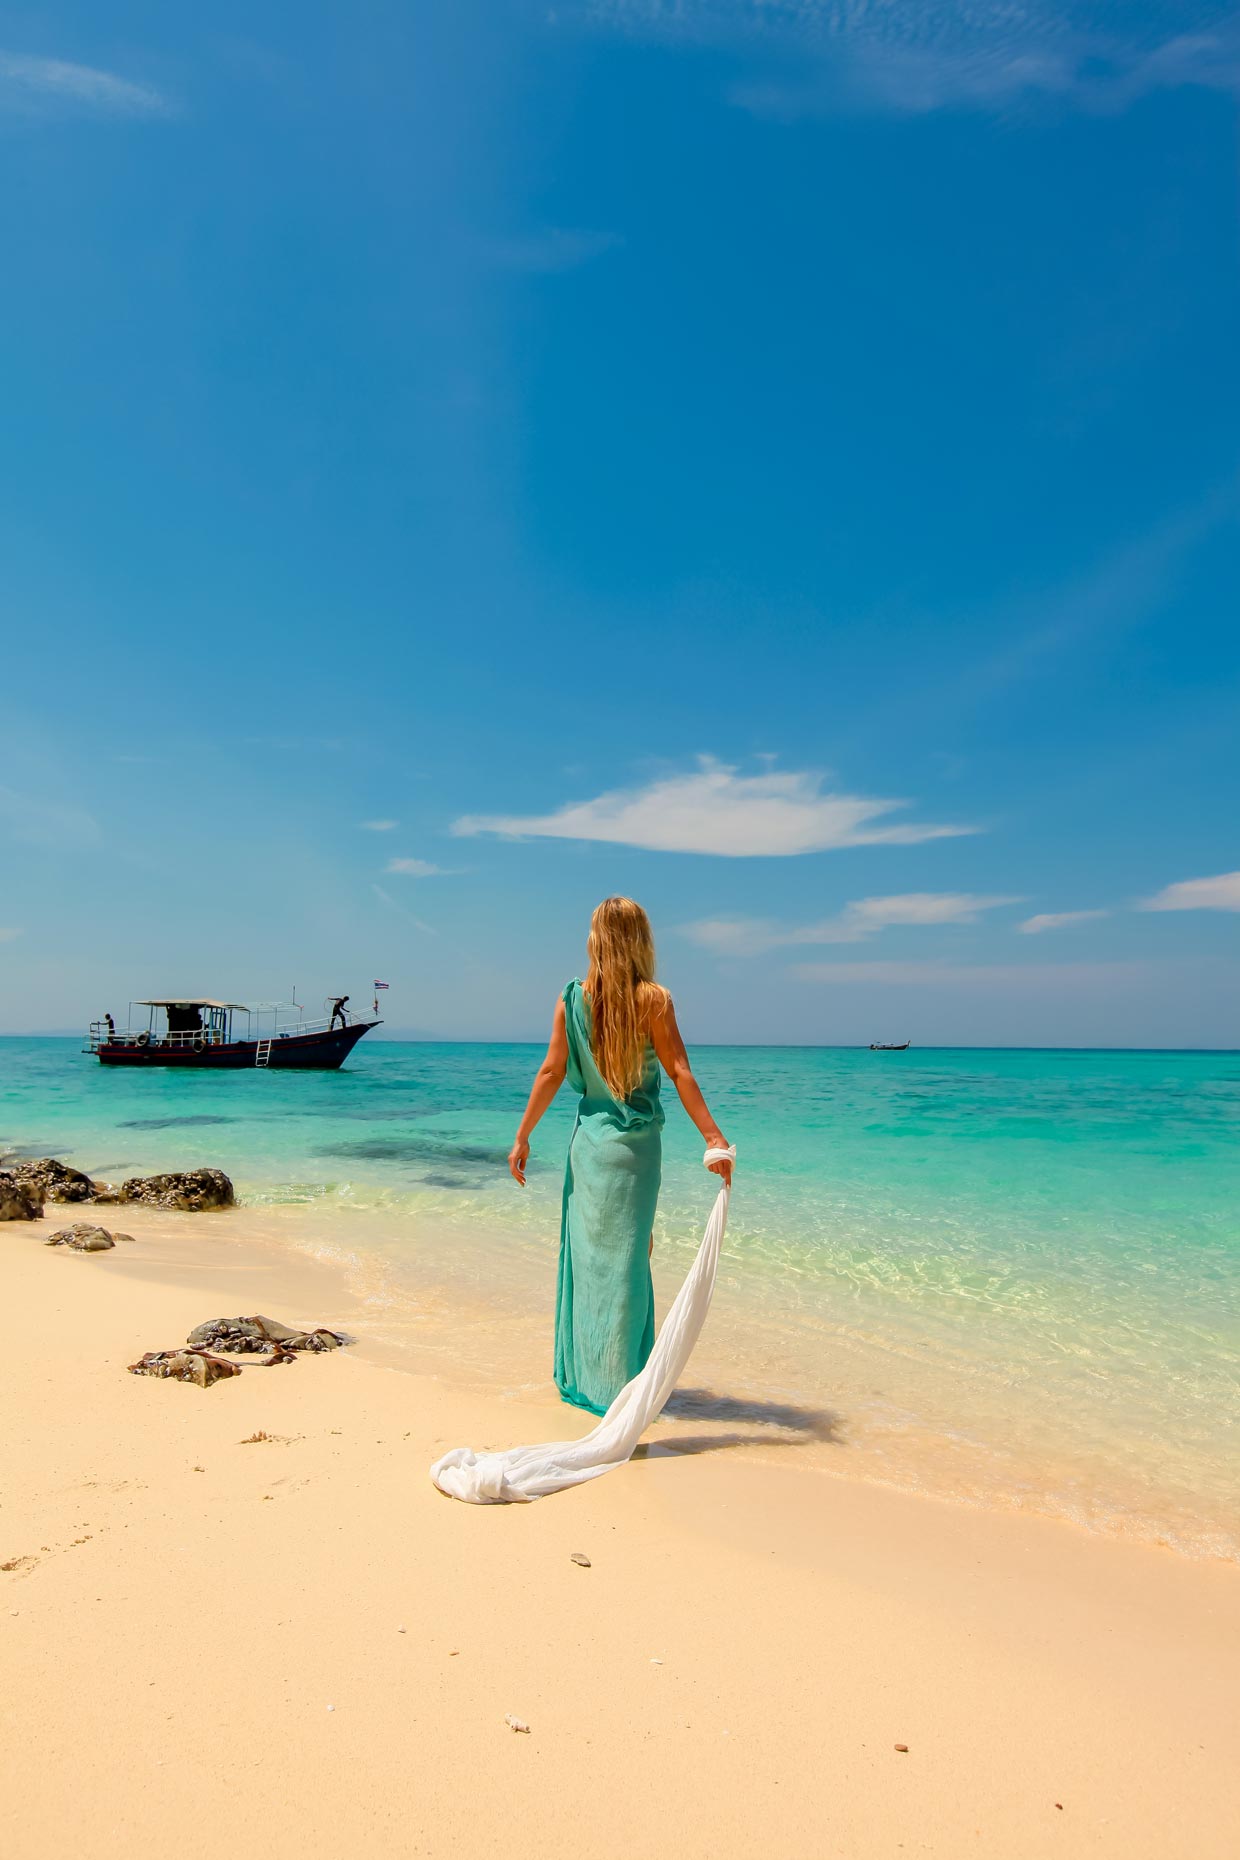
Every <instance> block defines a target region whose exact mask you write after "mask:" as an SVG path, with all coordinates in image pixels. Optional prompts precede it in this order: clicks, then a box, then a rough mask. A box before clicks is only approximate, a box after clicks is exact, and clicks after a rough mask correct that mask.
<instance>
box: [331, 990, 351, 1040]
mask: <svg viewBox="0 0 1240 1860" xmlns="http://www.w3.org/2000/svg"><path fill="white" fill-rule="evenodd" d="M348 999H349V997H348V995H337V996H336V999H335V1000H334V1001H333V1002H332V1023H331V1026H330V1027H329V1028H328V1029H327V1031H328V1032H329V1033H331V1032H332V1030H333V1028H334V1027H335V1025H336V1019H337V1016H339V1019H340V1025H341V1026H342V1027H347V1026H348V1024H349V1017H348V1015H347V1014H346V1013H345V1011H344V1010H345V1006H346V1004H347V1002H348Z"/></svg>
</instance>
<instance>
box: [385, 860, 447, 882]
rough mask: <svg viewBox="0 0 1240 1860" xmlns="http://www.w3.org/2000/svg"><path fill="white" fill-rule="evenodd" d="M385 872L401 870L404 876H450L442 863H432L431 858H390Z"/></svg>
mask: <svg viewBox="0 0 1240 1860" xmlns="http://www.w3.org/2000/svg"><path fill="white" fill-rule="evenodd" d="M383 869H384V871H385V872H399V873H400V874H401V875H402V876H403V877H404V878H446V877H448V876H450V874H449V873H448V870H447V868H446V867H445V866H442V865H432V864H431V862H430V860H429V859H389V860H388V862H387V864H386V865H385V866H384V868H383Z"/></svg>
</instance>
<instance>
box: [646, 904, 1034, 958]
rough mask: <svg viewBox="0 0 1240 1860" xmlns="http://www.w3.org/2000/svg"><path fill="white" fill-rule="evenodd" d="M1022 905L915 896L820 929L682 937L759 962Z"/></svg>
mask: <svg viewBox="0 0 1240 1860" xmlns="http://www.w3.org/2000/svg"><path fill="white" fill-rule="evenodd" d="M1020 902H1021V900H1020V899H1019V898H1014V897H978V896H976V895H975V894H973V893H972V892H964V891H956V892H938V891H910V892H905V893H903V894H902V895H900V896H897V897H890V898H858V899H856V901H855V902H854V903H851V904H846V905H845V906H844V909H843V910H842V911H840V912H839V914H838V915H837V916H835V917H824V918H822V919H821V921H819V922H818V923H812V924H794V925H783V924H779V923H776V922H774V921H773V920H772V919H771V918H763V917H717V918H706V919H703V920H701V921H699V922H698V923H691V924H685V925H684V926H683V928H682V931H681V934H682V935H683V936H687V937H688V938H689V939H690V941H691V942H694V943H697V944H698V945H699V947H701V948H703V949H710V950H714V951H715V953H716V954H717V955H721V956H754V955H759V954H761V953H762V951H764V950H768V949H783V948H790V947H795V946H797V945H799V944H810V943H861V942H864V941H865V939H866V938H867V937H871V936H876V935H877V934H878V932H879V931H880V930H886V929H888V928H890V927H892V926H894V925H926V924H972V923H976V922H977V919H978V915H979V913H980V912H982V911H991V910H994V909H995V908H996V907H997V906H999V905H1001V904H1019V903H1020Z"/></svg>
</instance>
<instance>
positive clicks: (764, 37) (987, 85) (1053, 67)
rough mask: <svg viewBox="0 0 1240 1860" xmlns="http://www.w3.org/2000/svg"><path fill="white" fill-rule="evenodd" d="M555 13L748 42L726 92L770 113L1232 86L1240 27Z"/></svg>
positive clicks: (787, 1)
mask: <svg viewBox="0 0 1240 1860" xmlns="http://www.w3.org/2000/svg"><path fill="white" fill-rule="evenodd" d="M559 16H560V17H563V18H567V19H573V18H578V19H585V20H588V21H589V22H590V23H591V24H593V25H595V26H597V27H602V28H608V29H612V30H618V31H623V32H625V33H626V34H628V35H630V36H634V37H641V38H657V39H661V40H665V41H671V42H678V43H680V44H684V45H695V44H696V45H703V46H722V47H730V48H732V49H734V50H736V51H738V52H740V53H743V54H746V55H748V57H749V58H750V60H751V61H752V62H753V63H754V64H755V65H756V67H757V69H755V70H754V71H753V72H752V73H751V74H749V75H747V76H745V77H744V78H742V79H740V80H738V81H737V82H736V83H735V84H734V85H733V87H732V90H731V97H732V101H733V102H735V103H736V104H737V105H739V106H740V107H741V108H742V109H746V110H749V111H752V112H754V113H757V114H765V115H771V116H779V117H795V116H801V115H806V114H809V113H812V112H819V111H831V110H841V109H857V108H865V109H871V110H883V111H889V112H894V113H898V114H901V115H924V114H927V113H929V112H931V111H936V110H950V109H956V110H986V111H992V112H1002V111H1009V110H1012V109H1013V108H1016V107H1018V106H1020V105H1022V104H1027V103H1028V102H1030V101H1032V100H1035V99H1038V98H1042V99H1050V100H1053V101H1055V102H1057V103H1058V104H1060V105H1061V106H1068V107H1071V108H1074V109H1079V110H1087V111H1093V112H1097V113H1104V112H1114V111H1117V110H1121V109H1123V108H1125V107H1126V106H1128V105H1129V104H1131V103H1133V102H1135V101H1136V100H1137V99H1138V98H1141V97H1144V96H1147V95H1149V94H1150V93H1151V92H1152V91H1156V90H1165V89H1179V88H1182V87H1184V86H1194V87H1197V88H1202V89H1208V90H1219V91H1233V92H1234V91H1237V90H1240V32H1238V31H1237V28H1236V24H1235V19H1234V15H1233V13H1232V12H1231V10H1230V9H1229V8H1228V7H1226V6H1225V5H1223V4H1222V3H1221V0H1181V3H1180V4H1177V5H1175V6H1174V7H1173V6H1170V5H1168V6H1165V7H1162V8H1159V7H1158V5H1157V4H1155V5H1154V6H1153V7H1152V8H1151V9H1149V10H1148V11H1146V12H1145V13H1144V15H1143V17H1142V19H1141V22H1140V25H1139V27H1135V26H1134V27H1131V28H1128V29H1125V25H1124V23H1123V21H1122V18H1121V16H1120V14H1119V10H1118V9H1117V8H1115V7H1114V6H1113V5H1109V4H1107V3H1106V0H1067V3H1066V4H1061V5H1049V4H1039V3H1038V0H1028V3H1027V4H1023V5H1013V4H1010V3H1009V0H976V4H973V5H969V6H959V5H956V4H953V3H952V0H900V3H899V4H890V3H889V0H578V3H577V4H576V5H574V4H573V0H568V4H567V5H561V7H560V9H559Z"/></svg>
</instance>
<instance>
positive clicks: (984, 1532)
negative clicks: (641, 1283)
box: [0, 1207, 1240, 1860]
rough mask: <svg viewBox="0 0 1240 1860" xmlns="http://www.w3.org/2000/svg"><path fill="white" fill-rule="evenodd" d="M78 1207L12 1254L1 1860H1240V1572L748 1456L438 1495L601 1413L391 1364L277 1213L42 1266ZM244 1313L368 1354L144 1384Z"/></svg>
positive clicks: (164, 1226)
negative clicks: (504, 1859) (527, 1492)
mask: <svg viewBox="0 0 1240 1860" xmlns="http://www.w3.org/2000/svg"><path fill="white" fill-rule="evenodd" d="M83 1212H85V1210H76V1209H63V1210H57V1209H53V1208H50V1207H49V1209H48V1210H47V1217H48V1218H47V1219H46V1220H45V1221H43V1222H42V1223H35V1224H31V1225H29V1226H27V1225H24V1224H9V1225H5V1226H3V1227H0V1271H2V1272H3V1274H4V1276H5V1280H6V1288H5V1289H6V1296H5V1301H4V1309H5V1311H6V1313H7V1314H8V1319H9V1321H8V1325H7V1327H6V1340H5V1347H4V1351H3V1357H2V1360H0V1375H2V1378H3V1403H4V1406H3V1413H4V1443H5V1446H4V1460H5V1477H4V1494H3V1505H2V1508H0V1562H4V1563H6V1564H11V1565H13V1566H12V1567H9V1568H7V1569H6V1570H5V1571H4V1572H3V1573H0V1671H2V1673H3V1682H2V1689H3V1706H4V1733H3V1740H2V1745H0V1748H2V1751H3V1755H2V1757H0V1851H3V1853H4V1854H5V1855H6V1856H8V1857H9V1860H35V1856H38V1857H39V1860H43V1857H44V1856H47V1855H53V1854H61V1853H65V1852H68V1851H72V1852H74V1853H75V1854H78V1855H84V1856H114V1855H115V1856H120V1855H122V1854H124V1855H126V1856H128V1855H130V1854H132V1852H133V1851H134V1849H135V1847H136V1846H139V1845H142V1844H147V1843H151V1842H153V1841H160V1842H163V1843H166V1842H167V1841H169V1840H170V1839H171V1840H176V1841H178V1842H181V1841H184V1842H185V1843H186V1846H187V1850H188V1851H191V1852H195V1853H197V1852H201V1851H204V1850H205V1851H210V1850H211V1849H212V1848H214V1847H215V1846H216V1844H217V1843H224V1844H226V1845H227V1847H228V1848H229V1849H233V1848H239V1849H240V1850H242V1851H251V1850H254V1851H260V1852H272V1853H275V1854H277V1855H283V1854H285V1853H287V1854H290V1855H291V1854H299V1855H303V1854H304V1855H319V1854H323V1855H327V1854H331V1855H339V1854H341V1853H348V1852H353V1851H359V1850H361V1849H363V1848H365V1849H367V1850H368V1851H369V1852H371V1853H372V1854H379V1855H384V1856H386V1855H400V1856H404V1855H414V1854H434V1855H440V1856H442V1855H470V1856H472V1855H484V1854H490V1853H492V1852H500V1853H511V1854H515V1855H524V1854H527V1853H528V1854H531V1855H534V1854H536V1855H539V1856H543V1857H547V1860H551V1857H554V1856H559V1855H564V1856H569V1855H571V1856H573V1857H574V1860H583V1857H589V1856H594V1855H611V1854H616V1855H621V1854H623V1855H634V1854H656V1853H657V1854H663V1853H667V1854H669V1855H672V1856H675V1857H676V1860H680V1857H682V1856H683V1857H684V1860H705V1857H706V1856H711V1857H712V1860H717V1857H718V1856H732V1855H763V1856H766V1855H774V1856H790V1857H797V1860H799V1857H800V1856H806V1860H809V1856H814V1857H815V1860H817V1857H819V1856H824V1855H840V1856H846V1857H847V1860H869V1857H870V1856H879V1855H882V1856H889V1855H890V1856H895V1855H897V1854H899V1853H923V1852H934V1853H939V1854H944V1855H950V1856H955V1855H959V1854H964V1853H979V1854H986V1855H991V1856H1003V1857H1004V1860H1008V1857H1011V1860H1017V1857H1019V1856H1026V1855H1027V1856H1031V1857H1033V1856H1037V1857H1038V1860H1041V1857H1042V1856H1045V1855H1047V1854H1057V1855H1077V1854H1080V1855H1086V1854H1088V1855H1091V1856H1093V1855H1097V1856H1110V1855H1114V1856H1117V1857H1118V1856H1124V1857H1125V1860H1143V1857H1144V1856H1149V1857H1150V1860H1154V1857H1157V1860H1173V1857H1177V1856H1185V1860H1188V1857H1189V1856H1192V1857H1193V1860H1212V1857H1213V1856H1220V1857H1221V1856H1227V1857H1228V1860H1232V1857H1233V1856H1234V1855H1235V1854H1236V1853H1237V1851H1240V1765H1238V1763H1237V1756H1236V1725H1237V1722H1240V1713H1238V1709H1237V1707H1238V1705H1240V1698H1238V1696H1237V1695H1238V1692H1240V1682H1238V1679H1237V1675H1238V1674H1240V1570H1237V1569H1236V1568H1235V1567H1233V1566H1224V1565H1219V1564H1211V1563H1206V1562H1201V1563H1195V1562H1189V1561H1186V1560H1183V1559H1181V1558H1179V1557H1177V1556H1175V1555H1174V1554H1172V1553H1170V1552H1166V1551H1159V1550H1153V1549H1144V1548H1140V1547H1135V1546H1130V1545H1126V1544H1123V1543H1119V1542H1111V1541H1106V1540H1104V1539H1101V1538H1096V1537H1091V1536H1089V1535H1087V1534H1085V1533H1084V1532H1081V1531H1078V1530H1076V1529H1074V1528H1073V1527H1071V1526H1068V1525H1060V1524H1055V1523H1052V1522H1048V1521H1045V1520H1038V1519H1024V1518H1021V1517H1019V1516H1012V1515H998V1514H992V1513H988V1512H984V1511H978V1510H972V1509H969V1508H967V1507H963V1506H952V1505H947V1504H944V1503H940V1502H938V1501H934V1500H930V1499H920V1498H915V1497H910V1496H907V1495H904V1494H896V1493H892V1492H886V1491H882V1490H880V1489H877V1488H874V1487H871V1486H867V1485H863V1484H860V1483H852V1482H850V1481H848V1480H845V1479H842V1478H833V1477H830V1476H827V1475H825V1474H823V1473H821V1472H813V1473H810V1472H806V1471H804V1470H798V1465H797V1448H796V1446H795V1445H790V1446H789V1447H788V1448H787V1449H786V1451H784V1452H782V1453H781V1454H779V1455H778V1456H777V1455H775V1454H773V1453H772V1452H771V1451H770V1450H769V1449H768V1450H767V1451H766V1453H765V1454H764V1456H763V1458H762V1459H761V1460H760V1461H759V1460H752V1459H750V1458H749V1457H748V1456H747V1454H746V1452H745V1450H744V1449H743V1448H741V1449H739V1450H737V1449H733V1448H730V1447H729V1446H728V1445H727V1444H726V1442H727V1439H728V1437H729V1432H730V1430H729V1429H728V1428H726V1427H719V1426H717V1425H716V1426H714V1427H711V1426H705V1427H703V1426H702V1425H696V1426H694V1427H688V1426H687V1425H686V1426H685V1427H683V1428H682V1427H681V1425H680V1424H676V1425H675V1426H674V1427H673V1428H671V1429H670V1430H668V1431H666V1432H665V1431H663V1430H660V1433H659V1435H658V1439H659V1443H660V1445H659V1450H658V1451H657V1452H656V1453H655V1454H653V1455H651V1456H650V1457H646V1458H644V1459H642V1460H640V1461H638V1462H635V1463H634V1464H633V1465H632V1466H631V1467H629V1468H627V1469H625V1470H624V1471H622V1472H619V1473H617V1474H614V1475H612V1476H610V1477H608V1478H606V1479H603V1480H599V1481H597V1482H596V1483H594V1484H591V1485H588V1486H585V1487H583V1488H581V1489H579V1490H577V1491H574V1492H570V1493H566V1494H563V1495H561V1496H559V1497H557V1498H552V1499H548V1500H546V1501H544V1502H543V1503H541V1504H538V1505H533V1506H526V1507H513V1508H507V1509H498V1508H497V1509H475V1508H472V1507H466V1506H462V1505H456V1504H453V1503H452V1502H451V1501H449V1500H446V1499H443V1498H441V1497H440V1496H439V1495H438V1494H436V1492H435V1491H434V1489H433V1488H432V1487H431V1485H430V1483H429V1481H428V1479H427V1477H426V1468H427V1466H428V1464H429V1462H430V1460H431V1459H432V1458H433V1457H434V1456H435V1455H436V1454H437V1453H438V1452H440V1451H442V1450H443V1448H444V1447H445V1446H448V1445H455V1444H458V1443H461V1442H466V1441H467V1442H469V1443H471V1444H474V1445H488V1444H493V1445H499V1444H508V1443H511V1442H515V1441H524V1440H535V1439H539V1438H546V1437H548V1436H550V1435H553V1434H572V1433H576V1432H578V1431H581V1430H582V1429H583V1428H584V1427H586V1426H588V1425H589V1421H588V1418H587V1417H583V1416H579V1415H577V1414H575V1413H574V1412H573V1411H571V1410H569V1409H566V1408H564V1407H563V1406H562V1405H561V1404H559V1403H558V1402H556V1401H555V1400H554V1399H553V1398H552V1394H551V1391H550V1390H549V1391H548V1398H547V1399H546V1400H545V1401H543V1402H539V1403H531V1404H529V1405H526V1406H519V1405H517V1404H515V1403H510V1402H500V1401H497V1400H496V1399H495V1398H494V1397H493V1396H486V1397H482V1396H478V1395H470V1394H462V1393H460V1392H458V1391H456V1390H453V1389H451V1388H449V1387H448V1386H447V1385H445V1384H443V1383H440V1382H436V1381H434V1380H432V1379H430V1378H428V1377H424V1376H419V1375H415V1374H411V1373H404V1372H402V1371H399V1370H395V1369H392V1368H390V1367H384V1366H382V1365H381V1364H379V1363H377V1362H374V1361H368V1360H366V1354H365V1352H366V1312H365V1308H364V1307H359V1306H358V1305H357V1304H356V1302H355V1301H354V1299H353V1298H352V1296H351V1295H350V1294H349V1293H348V1292H347V1290H346V1288H345V1286H344V1283H343V1281H342V1280H341V1279H340V1278H339V1277H338V1276H337V1275H336V1274H335V1272H334V1271H332V1270H330V1269H328V1268H327V1267H325V1266H318V1265H311V1264H308V1263H307V1262H305V1261H304V1260H299V1259H297V1258H295V1257H294V1256H292V1255H285V1254H279V1253H275V1252H273V1251H271V1250H269V1249H266V1248H264V1247H262V1246H259V1245H257V1244H256V1245H253V1246H250V1245H247V1244H238V1242H239V1241H240V1242H244V1241H245V1236H246V1233H247V1218H248V1217H247V1216H246V1215H245V1214H244V1213H238V1214H236V1215H229V1216H197V1217H194V1216H160V1215H155V1214H151V1213H149V1212H148V1211H144V1210H134V1211H131V1210H128V1209H126V1210H120V1209H117V1210H99V1211H98V1213H99V1214H100V1215H101V1216H103V1217H104V1224H105V1225H112V1226H117V1227H124V1228H125V1229H127V1230H129V1231H131V1232H133V1233H134V1234H135V1235H136V1236H137V1243H136V1244H135V1245H134V1246H132V1247H118V1248H117V1249H116V1250H115V1251H114V1252H112V1253H107V1254H103V1255H98V1256H78V1255H71V1254H67V1253H66V1252H64V1251H63V1250H62V1249H59V1248H58V1249H50V1248H45V1247H43V1246H42V1245H40V1240H41V1238H42V1234H43V1233H46V1232H47V1231H50V1230H51V1228H52V1227H53V1226H55V1225H60V1224H63V1222H64V1221H67V1220H69V1219H72V1218H74V1217H75V1216H77V1215H78V1214H80V1213H83ZM122 1216H123V1218H121V1217H122ZM62 1217H63V1220H62ZM40 1230H42V1231H40ZM255 1310H258V1311H264V1312H267V1313H268V1314H270V1315H272V1316H275V1317H279V1318H282V1319H284V1320H286V1321H293V1322H306V1323H329V1324H332V1323H335V1324H337V1325H343V1326H344V1327H345V1328H347V1329H349V1330H351V1331H354V1332H356V1333H357V1334H358V1336H359V1344H358V1347H357V1348H355V1349H350V1350H347V1351H341V1352H337V1353H335V1354H333V1355H330V1356H324V1357H312V1358H305V1359H303V1360H301V1361H299V1362H297V1363H295V1364H293V1365H291V1366H289V1367H287V1368H275V1369H260V1368H256V1367H254V1365H253V1364H252V1363H251V1365H250V1366H249V1367H247V1368H246V1369H245V1371H244V1373H243V1374H242V1375H241V1376H240V1377H238V1378H236V1379H233V1380H230V1381H226V1382H222V1383H220V1384H218V1385H217V1386H215V1387H213V1388H211V1389H209V1390H206V1391H203V1390H200V1389H197V1388H193V1387H185V1386H182V1385H180V1384H175V1383H171V1382H159V1381H152V1380H147V1379H144V1378H140V1377H136V1376H130V1375H127V1374H126V1373H125V1366H126V1364H127V1363H129V1362H131V1361H132V1360H134V1359H135V1358H136V1357H137V1356H138V1355H140V1354H141V1352H142V1351H143V1350H146V1349H152V1348H160V1347H168V1346H171V1345H173V1344H175V1343H178V1342H180V1341H181V1340H182V1339H183V1338H184V1336H185V1335H186V1333H187V1331H188V1330H189V1329H190V1327H191V1326H192V1325H193V1324H195V1323H197V1322H199V1321H201V1320H202V1319H204V1318H208V1317H214V1316H220V1315H225V1314H228V1315H232V1314H236V1313H240V1312H251V1311H255ZM257 1430H265V1431H266V1432H267V1433H269V1434H271V1435H273V1436H277V1437H279V1438H277V1439H274V1440H272V1441H269V1442H266V1443H258V1444H252V1445H242V1444H240V1443H241V1442H242V1441H243V1440H244V1439H245V1437H246V1436H248V1435H251V1434H253V1433H254V1432H256V1431H257ZM712 1439H713V1440H714V1441H715V1442H716V1443H717V1444H716V1445H715V1446H714V1448H713V1449H712V1450H705V1451H694V1452H691V1453H681V1454H677V1453H671V1452H668V1451H666V1448H667V1447H668V1445H669V1444H670V1442H672V1441H675V1440H682V1441H683V1442H684V1443H685V1444H686V1445H692V1446H695V1447H697V1448H702V1447H703V1446H709V1445H710V1442H711V1440H712ZM776 1458H778V1459H779V1460H780V1462H781V1463H779V1464H774V1463H771V1462H772V1461H773V1460H775V1459H776ZM577 1550H581V1551H584V1552H586V1553H587V1554H588V1555H589V1556H590V1557H591V1559H592V1567H591V1568H589V1569H581V1568H578V1567H577V1566H575V1565H574V1564H573V1563H572V1562H571V1561H570V1560H569V1559H570V1555H571V1553H572V1552H573V1551H577ZM402 1629H403V1630H404V1631H403V1632H402V1631H401V1630H402ZM656 1661H657V1662H660V1663H655V1662H656ZM329 1706H331V1707H333V1708H334V1709H332V1710H329V1709H328V1707H329ZM509 1713H511V1714H513V1715H515V1716H517V1717H518V1718H520V1719H522V1720H524V1721H525V1722H527V1723H528V1724H529V1725H530V1727H531V1730H530V1734H529V1735H528V1736H522V1735H519V1734H515V1733H514V1732H512V1731H511V1730H510V1729H509V1728H508V1726H507V1725H506V1724H505V1716H506V1714H509ZM897 1744H907V1745H908V1746H909V1750H908V1753H907V1754H901V1753H899V1752H898V1751H897V1750H896V1748H895V1746H896V1745H897ZM1057 1804H1062V1807H1058V1806H1056V1805H1057Z"/></svg>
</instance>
